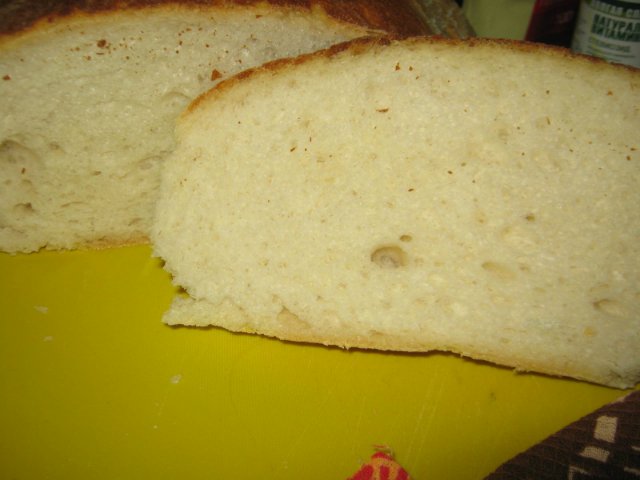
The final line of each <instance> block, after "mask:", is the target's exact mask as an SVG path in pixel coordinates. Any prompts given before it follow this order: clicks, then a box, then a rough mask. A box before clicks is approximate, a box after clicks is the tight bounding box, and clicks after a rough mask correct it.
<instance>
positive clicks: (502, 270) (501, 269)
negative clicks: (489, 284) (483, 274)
mask: <svg viewBox="0 0 640 480" xmlns="http://www.w3.org/2000/svg"><path fill="white" fill-rule="evenodd" d="M481 266H482V268H483V269H484V270H485V271H487V272H489V273H490V274H491V275H494V276H495V277H497V278H500V279H502V280H511V279H512V278H514V277H515V274H514V273H513V271H512V270H511V269H510V268H509V267H507V266H506V265H503V264H501V263H498V262H491V261H489V262H484V263H483V264H482V265H481Z"/></svg>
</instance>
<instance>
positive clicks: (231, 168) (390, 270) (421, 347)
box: [152, 38, 640, 387]
mask: <svg viewBox="0 0 640 480" xmlns="http://www.w3.org/2000/svg"><path fill="white" fill-rule="evenodd" d="M639 109H640V73H639V72H638V71H636V70H632V69H630V68H624V67H619V66H615V65H610V64H606V63H604V62H601V61H594V60H592V59H589V58H586V57H577V56H572V55H570V54H569V53H567V52H565V51H564V50H560V49H552V48H547V47H541V46H533V45H528V44H519V43H508V42H496V41H481V40H474V41H469V42H456V41H444V40H435V39H426V38H425V39H410V40H405V41H389V40H366V41H354V42H349V43H347V44H345V45H340V46H337V47H334V48H331V49H329V50H327V51H324V52H321V53H318V54H313V55H309V56H303V57H301V58H298V59H295V60H292V61H280V62H275V63H272V64H269V65H266V66H264V67H263V68H258V69H255V70H252V71H250V72H245V73H244V74H241V75H239V76H237V77H235V78H233V79H231V80H230V81H227V82H224V83H221V84H220V85H218V86H217V87H216V88H214V89H212V90H211V91H210V92H208V93H207V94H205V95H203V96H201V97H200V98H199V99H198V100H197V101H195V102H194V103H193V104H192V105H191V106H190V107H189V109H188V111H186V112H185V113H184V114H183V115H182V116H181V118H180V119H179V124H178V129H177V135H178V146H177V150H176V152H175V153H174V154H173V155H172V156H171V157H170V159H169V160H168V161H167V163H166V164H165V169H164V173H163V182H162V187H161V198H160V201H159V203H158V210H157V218H156V221H155V224H154V227H153V237H152V238H153V240H154V241H155V252H156V254H157V255H158V256H160V257H162V258H163V259H164V260H165V262H166V268H167V269H168V271H170V272H171V273H172V274H173V276H174V279H175V283H176V284H178V285H180V286H182V287H184V288H185V290H186V292H187V293H188V295H185V296H179V297H177V298H176V300H175V302H174V304H173V306H172V307H171V310H170V311H168V312H167V314H166V316H165V321H166V322H167V323H168V324H172V325H173V324H184V325H217V326H221V327H224V328H227V329H229V330H232V331H238V332H257V333H260V334H264V335H268V336H273V337H278V338H280V339H286V340H295V341H303V342H316V343H322V344H330V345H339V346H344V347H364V348H376V349H386V350H401V351H430V350H444V351H452V352H457V353H459V354H462V355H465V356H469V357H473V358H476V359H483V360H488V361H491V362H496V363H498V364H502V365H507V366H511V367H515V368H516V369H519V370H527V371H529V370H532V371H537V372H543V373H547V374H552V375H561V376H570V377H575V378H579V379H585V380H588V381H592V382H598V383H602V384H607V385H611V386H616V387H628V386H631V385H633V384H634V383H636V382H637V381H638V380H639V379H640V152H639V150H638V149H639V148H640V144H639V143H638V131H639V129H640V115H639Z"/></svg>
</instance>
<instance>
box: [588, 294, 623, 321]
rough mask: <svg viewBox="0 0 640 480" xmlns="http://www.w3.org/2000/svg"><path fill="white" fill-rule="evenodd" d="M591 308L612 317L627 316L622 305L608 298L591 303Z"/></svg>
mask: <svg viewBox="0 0 640 480" xmlns="http://www.w3.org/2000/svg"><path fill="white" fill-rule="evenodd" d="M593 308H595V309H596V310H598V311H600V312H602V313H606V314H607V315H613V316H614V317H624V316H626V315H627V309H626V308H625V307H624V305H622V304H621V303H620V302H618V301H616V300H611V299H610V298H603V299H601V300H598V301H596V302H593Z"/></svg>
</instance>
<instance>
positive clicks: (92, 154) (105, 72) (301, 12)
mask: <svg viewBox="0 0 640 480" xmlns="http://www.w3.org/2000/svg"><path fill="white" fill-rule="evenodd" d="M447 1H449V0H447ZM91 3H92V2H82V1H79V0H78V1H75V2H47V4H46V5H44V4H41V3H40V2H31V7H30V8H26V7H25V8H23V9H22V10H24V11H22V13H21V15H18V14H17V13H16V12H15V11H14V10H12V7H15V9H18V8H19V7H20V6H21V5H22V6H24V4H25V2H8V3H6V4H5V5H3V6H2V7H1V8H2V9H3V10H0V16H2V17H3V18H2V20H0V27H3V28H4V31H0V110H1V111H2V115H1V116H0V250H4V251H25V252H28V251H34V250H38V249H40V248H43V247H44V248H49V249H57V248H74V247H78V246H91V245H94V246H100V245H103V246H108V245H117V244H123V243H135V242H140V241H145V240H146V239H147V236H148V231H149V228H150V223H151V215H152V210H153V203H154V201H155V198H156V195H157V187H158V183H159V167H160V165H161V163H162V161H163V159H164V158H165V156H166V155H167V153H168V152H169V151H171V149H172V148H173V125H174V120H175V117H176V116H177V115H178V114H179V112H180V111H181V110H182V109H183V108H184V107H185V106H186V105H187V104H188V103H189V101H191V100H192V99H193V98H195V97H196V96H197V95H198V94H200V93H201V92H203V91H205V90H207V89H209V88H210V87H212V86H213V85H214V84H215V83H217V82H218V81H220V79H221V78H223V77H226V76H228V75H231V74H233V73H236V72H238V71H240V70H243V69H246V68H249V67H252V66H255V65H259V64H261V63H263V62H265V61H268V60H273V59H275V58H280V57H287V56H295V55H297V54H300V53H303V52H310V51H314V50H317V49H320V48H324V47H327V46H329V45H332V44H334V43H337V42H340V41H343V40H347V39H351V38H354V37H360V36H363V35H368V34H380V33H383V32H387V31H396V32H400V31H401V29H402V25H401V23H403V24H405V25H406V24H407V23H411V22H407V21H406V19H407V15H408V14H407V11H408V9H409V7H408V6H407V5H408V4H409V3H410V2H404V1H403V2H400V4H399V5H401V6H398V7H397V8H396V10H393V9H392V7H390V6H388V5H387V6H386V7H385V6H383V3H384V2H373V5H374V6H371V7H370V9H369V10H371V11H370V12H369V13H371V17H375V16H376V13H377V14H378V16H379V17H380V18H381V19H382V20H380V21H379V22H378V23H377V24H374V23H375V22H369V23H368V21H367V17H366V15H364V13H363V14H362V15H361V17H363V18H360V17H358V13H359V11H361V10H362V11H363V2H361V1H356V2H346V3H345V2H342V4H340V2H333V3H337V5H333V7H332V2H326V1H325V2H321V1H318V2H311V3H310V4H309V5H307V6H306V7H302V6H299V5H297V3H296V2H291V4H287V2H277V3H279V5H277V6H276V5H270V4H269V3H268V2H261V3H255V5H252V4H251V3H252V2H242V3H243V4H244V5H243V6H235V5H234V4H233V2H220V1H217V2H216V1H211V2H209V4H207V5H205V2H202V4H201V5H199V6H195V4H193V3H190V2H183V3H184V5H181V4H180V2H177V1H174V2H170V1H166V2H155V4H156V6H154V7H151V6H148V5H146V6H145V2H135V1H132V2H127V3H128V4H130V5H129V7H128V8H124V7H121V9H113V10H105V11H99V12H97V11H85V10H86V9H87V8H89V6H90V5H91ZM93 3H95V2H93ZM109 3H110V2H101V5H103V4H104V5H108V4H109ZM111 3H114V4H116V3H115V2H111ZM441 3H442V2H441ZM451 3H452V2H451ZM138 4H139V5H138ZM347 4H348V5H350V6H351V7H352V8H351V10H349V8H347V7H346V6H345V5H347ZM117 5H120V4H117ZM74 6H81V7H82V9H80V10H77V11H73V7H74ZM376 6H377V7H376ZM54 7H59V8H58V10H61V12H62V13H64V14H62V13H61V12H58V11H57V10H56V8H54ZM134 7H135V8H134ZM325 7H326V8H325ZM330 7H332V9H331V8H330ZM378 7H379V8H380V10H378V11H376V10H375V9H376V8H378ZM43 8H53V13H56V14H57V16H53V17H52V20H51V21H49V20H48V19H46V18H45V19H44V20H42V21H40V22H39V23H35V24H34V25H29V22H30V21H33V20H34V18H30V17H29V15H31V16H32V17H33V16H36V17H37V14H34V13H33V12H38V10H39V9H43ZM94 8H96V7H94ZM112 8H115V7H113V6H112ZM65 9H66V10H65ZM385 9H386V10H385ZM67 10H68V11H67ZM334 10H335V12H333V11H334ZM400 10H402V12H404V17H403V16H402V15H399V17H398V18H397V19H396V18H394V16H393V15H392V14H391V13H390V11H400ZM332 12H333V13H335V16H332V15H331V13H332ZM45 13H46V12H45ZM347 13H351V14H352V15H351V17H350V16H349V15H347ZM360 13H362V12H360ZM365 13H366V12H365ZM423 14H424V13H423ZM13 15H15V16H16V18H13V17H12V16H13ZM43 16H44V17H46V15H43ZM27 17H29V18H27ZM410 19H411V18H410ZM12 20H13V23H12ZM431 20H433V19H431ZM21 21H24V22H26V23H27V26H25V27H24V28H22V29H21V30H20V29H19V30H18V31H12V30H14V29H15V28H16V25H21V24H20V22H21ZM385 22H386V23H385ZM408 29H409V31H413V32H414V33H420V32H422V33H428V27H427V24H426V22H424V21H423V19H422V18H421V17H419V16H418V13H416V16H415V18H414V21H413V23H412V24H411V25H409V27H408ZM448 33H451V32H448Z"/></svg>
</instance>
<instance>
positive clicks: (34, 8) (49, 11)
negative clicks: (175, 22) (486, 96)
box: [0, 0, 473, 37]
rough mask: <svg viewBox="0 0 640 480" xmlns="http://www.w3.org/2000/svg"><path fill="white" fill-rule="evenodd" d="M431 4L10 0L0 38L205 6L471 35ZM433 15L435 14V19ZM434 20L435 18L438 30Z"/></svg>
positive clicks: (458, 18)
mask: <svg viewBox="0 0 640 480" xmlns="http://www.w3.org/2000/svg"><path fill="white" fill-rule="evenodd" d="M431 4H433V6H431V7H426V6H425V4H423V3H420V2H416V1H412V0H49V1H39V0H11V1H8V2H6V3H5V4H4V5H1V6H0V37H2V36H7V35H12V34H15V33H17V32H21V31H28V30H30V29H32V28H37V27H38V26H39V25H41V24H46V23H51V22H54V21H56V20H58V19H61V18H67V17H73V16H79V15H86V14H99V13H100V14H101V13H109V12H115V11H122V10H139V9H149V8H165V9H171V8H180V7H184V8H198V9H203V10H206V9H210V8H232V7H242V6H273V7H274V8H289V9H301V10H307V11H311V10H314V9H321V10H323V11H324V12H325V13H326V14H327V15H328V16H329V17H331V18H334V19H335V20H337V21H339V22H342V23H346V24H353V25H356V26H359V27H362V28H364V29H367V30H372V31H380V32H385V33H389V34H393V35H400V36H411V35H428V34H436V33H444V34H446V35H449V36H460V37H466V36H470V35H472V34H473V30H472V29H471V27H470V25H469V24H468V22H467V21H466V19H465V18H464V16H463V15H462V14H461V12H460V11H459V9H458V7H457V5H456V4H455V2H454V1H453V0H435V1H432V2H431ZM431 4H430V5H431ZM436 15H437V16H438V18H434V16H436ZM440 17H441V18H440ZM434 21H436V22H438V28H437V29H436V28H434V25H435V24H434ZM438 30H439V31H438Z"/></svg>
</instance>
